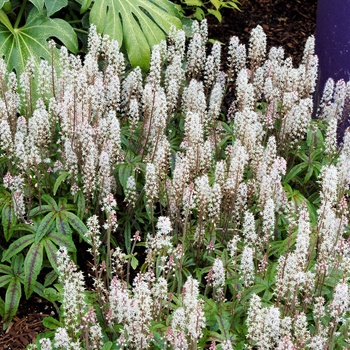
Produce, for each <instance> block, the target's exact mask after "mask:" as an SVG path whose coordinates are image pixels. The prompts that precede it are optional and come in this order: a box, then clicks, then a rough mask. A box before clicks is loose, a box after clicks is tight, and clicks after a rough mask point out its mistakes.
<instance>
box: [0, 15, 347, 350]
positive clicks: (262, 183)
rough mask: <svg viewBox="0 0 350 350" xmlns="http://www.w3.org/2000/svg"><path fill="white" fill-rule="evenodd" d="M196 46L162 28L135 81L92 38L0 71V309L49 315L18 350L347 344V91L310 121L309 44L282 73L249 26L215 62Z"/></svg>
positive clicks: (103, 43) (335, 94)
mask: <svg viewBox="0 0 350 350" xmlns="http://www.w3.org/2000/svg"><path fill="white" fill-rule="evenodd" d="M207 40H208V38H207V27H206V22H205V21H204V22H202V23H201V24H198V23H197V22H194V24H193V28H192V37H191V39H190V42H189V43H188V45H186V38H185V33H184V32H183V31H181V30H180V31H178V30H176V29H175V28H173V29H172V30H171V31H170V34H169V37H168V39H167V41H166V42H165V41H164V42H162V43H161V44H160V45H156V46H154V48H153V51H152V56H151V63H150V71H149V73H148V74H147V76H143V75H142V72H141V70H140V69H139V68H135V69H133V70H131V71H128V72H126V70H125V62H124V57H123V55H122V54H121V53H120V52H119V47H118V44H117V43H116V42H115V41H111V40H108V39H107V38H103V37H101V36H100V35H98V34H97V33H96V30H95V28H94V27H92V29H91V31H90V35H89V45H88V46H89V50H88V54H87V55H86V57H85V59H84V62H82V61H81V59H80V58H79V57H77V56H74V55H70V54H68V51H67V50H66V49H65V48H64V47H62V49H61V51H60V56H59V64H58V65H57V66H56V65H51V64H50V63H51V62H52V61H49V62H46V61H41V63H40V66H39V69H38V70H36V69H35V67H34V64H33V62H32V61H31V60H29V62H28V64H27V67H26V69H25V71H24V72H23V74H22V75H21V76H20V79H19V84H18V85H17V79H16V76H15V74H14V73H7V71H6V65H5V63H4V62H2V64H1V66H0V79H1V81H2V84H1V85H0V89H1V99H0V104H1V108H0V113H1V114H0V128H1V134H0V149H1V151H0V152H1V153H0V156H1V158H0V164H1V165H0V175H1V178H2V179H3V181H2V184H1V187H0V207H1V208H0V209H1V223H2V234H1V247H2V254H1V255H2V264H0V273H1V276H0V286H1V287H3V288H4V289H5V291H6V293H5V300H3V299H0V312H1V314H2V315H3V317H4V319H5V324H6V325H8V324H9V322H10V320H11V318H12V317H13V315H14V314H15V312H16V309H17V307H18V305H19V302H20V299H21V297H22V290H24V294H25V296H26V297H27V298H28V297H30V295H31V294H32V293H37V294H39V295H40V296H42V297H44V298H46V299H48V300H50V301H52V302H53V303H54V305H56V307H57V311H58V312H59V318H58V319H54V318H47V319H45V321H44V323H45V325H46V326H47V327H48V328H49V329H51V330H52V331H51V332H48V333H47V334H43V335H41V336H40V337H38V339H37V342H36V344H33V345H32V347H31V348H32V349H36V348H41V349H43V350H47V349H121V348H125V349H146V348H150V349H164V348H165V347H166V346H169V347H170V348H172V349H197V348H200V349H204V348H205V347H207V348H210V349H243V348H245V347H248V348H252V349H253V348H259V349H324V348H326V347H328V348H329V349H341V348H346V347H348V346H349V334H348V332H349V300H350V299H349V298H350V295H349V288H348V279H349V266H350V260H349V259H350V255H349V252H350V246H349V240H348V236H349V235H348V217H349V213H348V202H347V194H348V190H349V180H350V176H349V174H350V133H349V131H347V132H346V133H345V135H344V142H343V145H342V146H341V147H340V148H338V147H337V140H336V129H337V123H338V120H339V119H340V118H341V116H342V111H343V108H344V105H346V104H347V103H348V98H349V95H348V94H349V93H348V91H349V87H348V85H347V84H345V83H344V81H340V82H338V83H337V84H335V83H334V82H333V81H332V80H329V81H328V83H327V86H326V89H325V93H324V96H323V98H322V101H321V104H320V106H319V107H318V109H317V114H318V117H319V118H318V119H317V120H312V119H311V115H312V113H313V109H314V106H313V100H312V98H313V96H312V94H313V92H314V87H315V82H316V76H317V57H316V56H315V55H314V41H313V38H310V39H309V40H308V41H307V44H306V47H305V52H304V58H303V62H302V64H301V65H300V66H299V67H298V68H295V67H293V64H292V60H291V59H290V58H287V59H285V58H284V52H283V49H282V48H278V49H276V48H273V49H271V50H270V52H269V53H268V55H267V53H266V37H265V34H264V32H263V31H262V28H261V27H257V28H255V29H254V30H253V32H252V36H251V40H250V42H249V47H248V50H247V49H246V47H245V46H244V45H242V44H240V43H239V40H238V38H236V37H233V38H232V39H231V41H230V43H229V45H228V50H229V52H228V57H229V59H228V62H229V64H228V67H221V46H220V44H219V43H214V44H213V45H212V47H211V49H209V48H207V46H206V44H207ZM223 68H224V71H223V70H222V69H223ZM34 80H36V81H37V82H38V84H37V87H36V91H34V90H33V84H32V83H33V81H34ZM18 91H19V92H18ZM19 111H20V116H18V112H19ZM22 285H23V287H22ZM22 288H23V289H22Z"/></svg>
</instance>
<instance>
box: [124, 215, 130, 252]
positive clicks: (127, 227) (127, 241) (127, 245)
mask: <svg viewBox="0 0 350 350" xmlns="http://www.w3.org/2000/svg"><path fill="white" fill-rule="evenodd" d="M124 239H125V248H126V251H127V253H128V254H130V252H131V225H130V221H129V220H127V221H126V222H125V227H124Z"/></svg>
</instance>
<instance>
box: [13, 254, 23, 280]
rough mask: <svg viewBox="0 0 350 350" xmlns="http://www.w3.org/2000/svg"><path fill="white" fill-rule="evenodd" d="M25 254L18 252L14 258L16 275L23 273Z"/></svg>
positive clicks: (14, 272)
mask: <svg viewBox="0 0 350 350" xmlns="http://www.w3.org/2000/svg"><path fill="white" fill-rule="evenodd" d="M23 260H24V258H23V255H22V254H18V255H16V256H15V257H14V258H13V262H12V272H13V274H14V275H15V276H18V277H19V276H20V275H21V274H22V273H23Z"/></svg>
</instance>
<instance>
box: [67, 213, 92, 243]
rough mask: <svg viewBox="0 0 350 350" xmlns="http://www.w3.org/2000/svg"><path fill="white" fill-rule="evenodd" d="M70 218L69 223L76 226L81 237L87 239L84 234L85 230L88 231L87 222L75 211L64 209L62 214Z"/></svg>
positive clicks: (75, 228)
mask: <svg viewBox="0 0 350 350" xmlns="http://www.w3.org/2000/svg"><path fill="white" fill-rule="evenodd" d="M63 213H64V215H65V216H66V217H67V218H68V222H69V225H70V226H72V227H73V228H74V230H75V231H77V232H78V233H79V235H80V236H81V238H83V239H84V240H85V241H86V237H85V236H84V234H85V232H86V231H87V228H86V226H85V224H84V223H83V222H82V221H81V220H80V219H79V218H78V217H77V216H76V215H75V214H73V213H71V212H69V211H66V210H65V211H63V212H62V214H63Z"/></svg>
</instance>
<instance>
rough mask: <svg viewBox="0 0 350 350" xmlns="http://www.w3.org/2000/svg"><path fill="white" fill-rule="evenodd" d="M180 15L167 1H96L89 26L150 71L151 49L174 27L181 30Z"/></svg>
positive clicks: (135, 64) (138, 64)
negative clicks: (93, 25) (111, 39)
mask: <svg viewBox="0 0 350 350" xmlns="http://www.w3.org/2000/svg"><path fill="white" fill-rule="evenodd" d="M85 2H87V1H85ZM85 7H86V6H85ZM83 8H84V4H83ZM178 16H179V15H178V13H177V10H176V8H175V7H174V5H173V4H172V3H170V2H169V1H167V0H98V1H97V0H95V1H94V3H93V6H92V8H91V12H90V23H92V24H95V25H96V28H97V31H98V32H99V33H102V34H107V35H109V36H110V37H111V38H113V39H116V40H117V41H118V43H119V45H123V46H124V47H125V49H126V52H127V55H128V57H129V61H130V63H131V64H132V65H133V66H140V67H141V68H142V69H144V70H147V69H148V67H149V60H150V55H151V54H150V52H151V51H150V49H151V48H152V46H153V45H155V44H159V43H160V41H161V40H163V39H165V37H166V34H167V33H168V32H169V29H170V28H171V26H175V27H177V28H180V27H181V21H180V19H179V18H178Z"/></svg>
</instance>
